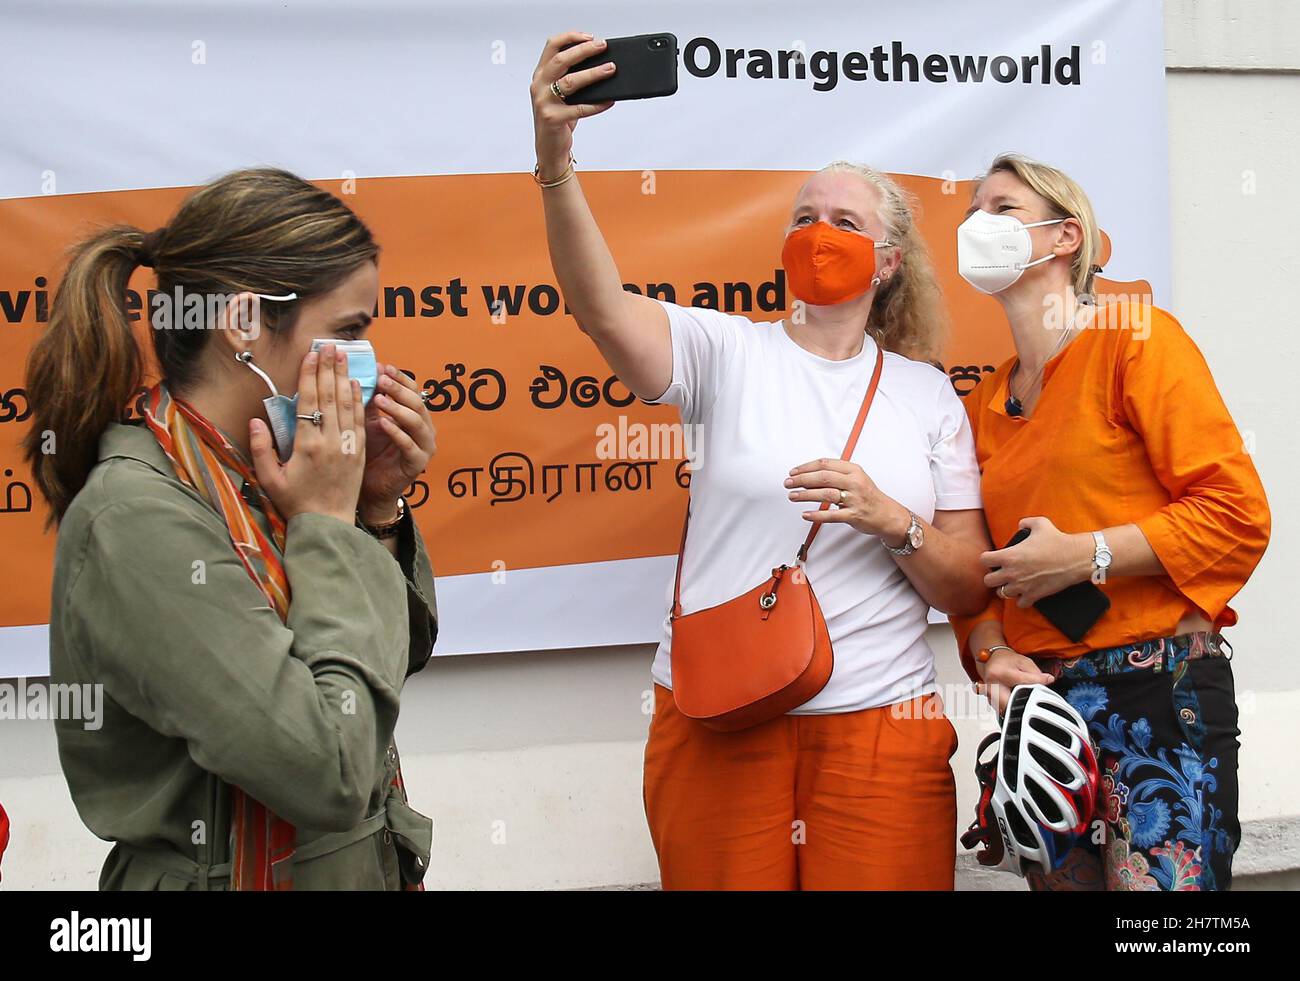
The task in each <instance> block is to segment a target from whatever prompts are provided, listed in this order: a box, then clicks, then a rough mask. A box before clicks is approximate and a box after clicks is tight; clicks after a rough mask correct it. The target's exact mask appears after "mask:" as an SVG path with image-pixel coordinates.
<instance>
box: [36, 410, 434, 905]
mask: <svg viewBox="0 0 1300 981" xmlns="http://www.w3.org/2000/svg"><path fill="white" fill-rule="evenodd" d="M236 485H237V486H238V481H237V483H236ZM253 513H254V516H255V517H258V518H259V520H261V514H260V512H259V511H258V510H257V509H256V508H254V512H253ZM284 566H285V571H286V574H287V576H288V579H289V585H290V589H291V591H292V600H291V603H290V608H289V615H288V619H287V621H281V619H280V617H279V616H278V615H277V614H276V612H275V611H274V610H273V609H272V608H271V606H270V605H269V604H268V603H267V601H266V598H265V597H264V596H263V595H262V593H261V591H260V590H259V589H258V587H257V586H256V585H255V584H254V582H253V580H252V578H251V577H250V576H249V575H248V573H247V572H246V571H245V570H244V567H243V565H242V564H241V563H240V561H239V557H238V556H237V555H236V553H235V550H234V548H233V547H232V546H231V543H230V537H229V534H228V532H227V530H226V526H225V524H224V523H223V522H222V520H221V518H220V517H219V516H218V514H217V513H216V512H215V511H214V510H213V509H212V508H211V507H209V506H208V504H207V503H205V502H204V501H203V499H202V498H200V497H199V496H198V495H197V494H195V493H194V492H193V491H191V490H190V489H188V488H187V487H186V486H185V485H184V484H182V483H181V482H180V481H179V480H178V479H177V477H176V473H175V471H174V470H173V469H172V466H171V463H170V461H169V460H168V459H167V457H166V455H164V453H163V452H162V449H161V447H159V445H158V443H157V441H156V440H155V439H154V437H153V434H152V433H150V432H149V430H148V429H147V428H145V427H144V426H140V425H121V424H117V423H114V424H113V425H111V426H110V427H109V428H108V430H107V431H106V432H105V434H104V436H103V439H102V440H101V442H100V447H99V462H98V464H97V466H96V467H95V468H94V470H93V471H92V472H91V474H90V478H89V480H88V481H87V482H86V485H85V487H84V488H83V489H82V491H81V492H80V493H79V494H78V495H77V496H76V498H75V499H74V500H73V502H72V505H71V507H69V508H68V511H67V514H66V515H65V516H64V519H63V521H62V522H61V524H60V526H59V535H58V545H57V548H56V552H55V563H54V587H53V607H52V610H51V614H50V676H51V681H52V682H54V683H56V684H58V683H62V684H80V685H84V684H91V685H103V689H102V692H103V695H102V713H101V722H102V726H101V727H100V728H98V729H95V728H88V727H87V725H86V723H85V722H83V721H81V720H77V719H60V720H58V722H57V724H56V734H57V737H58V744H59V758H60V760H61V762H62V765H63V772H64V775H65V777H66V778H67V781H68V788H69V790H70V791H71V794H72V799H73V802H74V803H75V804H76V807H77V810H78V812H79V813H80V815H81V818H82V820H83V821H85V823H86V825H87V826H88V827H89V828H90V830H91V831H93V832H94V833H95V834H96V835H98V836H99V837H100V838H103V839H105V840H107V841H113V842H115V843H116V844H115V845H114V847H113V849H112V851H111V852H110V853H109V855H108V858H107V860H106V861H105V864H104V868H103V871H102V873H101V875H100V882H99V884H100V888H102V889H205V888H206V889H225V888H227V886H228V875H229V865H228V862H229V859H230V855H229V849H228V838H229V819H230V806H229V796H230V791H229V785H232V784H233V785H237V786H239V787H241V788H243V790H244V791H245V792H246V793H248V794H250V795H251V796H252V797H253V798H254V799H256V800H258V801H260V802H261V803H262V804H264V805H265V806H266V807H268V808H270V809H271V810H272V811H273V812H275V813H276V814H277V815H279V816H280V817H281V818H283V819H285V820H287V821H289V822H291V823H292V824H293V825H294V826H295V827H296V828H297V832H298V834H297V850H296V854H295V859H294V869H293V877H294V888H295V889H398V888H401V886H402V883H403V881H404V877H405V880H406V881H409V880H411V879H419V878H421V877H422V875H423V872H424V870H425V869H426V868H427V866H428V859H429V849H430V846H431V842H432V822H431V821H430V820H429V819H428V818H426V817H424V816H423V815H421V814H418V813H416V812H415V811H413V810H412V809H411V808H409V807H407V806H406V805H404V804H402V802H401V800H400V799H399V797H398V795H397V794H396V792H395V791H393V790H392V787H391V784H392V781H393V774H394V772H395V769H396V766H397V755H396V750H395V748H394V747H393V743H392V738H393V729H394V727H395V725H396V724H397V714H398V703H399V698H400V694H401V689H402V684H403V681H404V680H405V678H406V677H407V676H408V675H409V674H411V673H413V672H415V671H418V670H420V669H421V668H422V667H424V665H425V664H426V663H427V661H428V659H429V655H430V652H431V649H432V646H433V641H434V638H435V636H436V634H437V611H436V607H435V604H434V595H433V570H432V569H431V567H430V565H429V558H428V555H427V554H426V552H425V549H424V543H423V541H422V540H421V538H420V534H419V532H418V531H417V530H416V529H415V525H414V522H412V521H411V520H410V519H409V518H408V519H407V523H406V527H405V528H403V530H402V534H401V535H400V536H399V558H398V560H397V561H394V558H393V556H392V554H391V553H389V551H388V550H387V549H386V548H384V546H383V545H382V544H380V543H379V542H378V541H376V540H375V539H374V538H373V537H372V536H371V535H369V534H368V533H367V532H365V531H363V530H362V529H360V528H357V527H354V526H352V525H348V524H345V523H344V522H342V521H339V520H338V519H337V518H332V517H327V516H325V515H319V514H300V515H297V516H295V517H294V518H292V519H291V520H290V521H289V524H288V528H287V531H286V542H285V553H284Z"/></svg>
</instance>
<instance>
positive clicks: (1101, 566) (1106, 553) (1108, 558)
mask: <svg viewBox="0 0 1300 981" xmlns="http://www.w3.org/2000/svg"><path fill="white" fill-rule="evenodd" d="M1092 541H1093V544H1094V546H1095V547H1094V550H1093V553H1092V581H1093V582H1105V581H1106V570H1107V569H1109V568H1110V564H1111V562H1112V561H1114V556H1113V555H1111V553H1110V546H1109V545H1107V544H1106V536H1105V535H1103V534H1102V533H1101V532H1099V531H1094V532H1093V533H1092Z"/></svg>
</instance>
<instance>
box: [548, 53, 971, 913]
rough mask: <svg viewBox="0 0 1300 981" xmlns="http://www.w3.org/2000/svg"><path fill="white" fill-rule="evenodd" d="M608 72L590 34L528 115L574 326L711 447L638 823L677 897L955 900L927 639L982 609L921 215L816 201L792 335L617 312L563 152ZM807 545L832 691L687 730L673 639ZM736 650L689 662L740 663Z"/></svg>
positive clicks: (951, 746) (866, 197) (657, 682)
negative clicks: (584, 101) (731, 893)
mask: <svg viewBox="0 0 1300 981" xmlns="http://www.w3.org/2000/svg"><path fill="white" fill-rule="evenodd" d="M602 48H603V43H602V42H601V41H599V40H596V39H593V38H591V37H590V35H584V34H579V33H577V32H570V33H568V34H563V35H559V36H557V37H554V38H551V39H550V41H548V42H547V45H546V49H545V50H544V51H543V53H542V59H541V61H540V62H539V64H538V66H537V70H536V72H535V73H534V76H533V83H532V92H531V94H532V102H533V114H534V126H535V134H536V149H537V162H538V167H537V171H536V175H535V176H536V177H537V181H538V184H539V185H540V187H539V193H540V195H541V201H542V206H543V207H544V209H545V212H546V230H547V237H548V240H549V243H550V253H551V263H552V265H553V266H554V268H555V273H556V276H557V277H558V280H559V283H560V286H561V288H562V289H563V291H564V297H565V301H566V303H567V304H568V307H569V309H570V310H572V311H573V315H574V318H575V319H576V320H577V322H578V324H579V326H580V327H581V329H582V330H583V331H584V332H586V333H587V334H588V335H589V336H590V337H591V338H592V340H594V341H595V343H596V346H597V347H598V348H599V349H600V352H601V354H602V355H604V357H605V359H606V360H607V361H608V362H609V365H610V367H611V368H613V369H614V371H615V372H617V374H618V376H619V378H621V379H622V380H623V382H624V384H626V385H627V386H628V387H629V388H630V389H631V390H632V391H633V392H634V393H635V394H636V395H638V396H640V397H641V398H642V399H643V400H645V401H648V402H657V403H665V404H669V405H674V406H676V407H677V408H678V409H679V410H680V413H681V417H682V422H683V423H684V424H685V425H686V426H688V427H694V428H696V429H697V431H698V439H697V440H692V441H691V444H688V445H696V446H701V447H703V448H704V449H705V452H704V453H703V454H702V455H701V456H700V457H699V458H697V459H693V460H692V473H691V488H690V524H689V529H688V532H687V534H686V535H685V536H684V538H685V545H684V552H683V559H682V564H681V566H680V582H681V591H680V603H672V604H671V605H670V603H669V602H665V608H666V609H665V612H666V613H667V612H668V610H670V609H671V610H672V611H673V612H672V614H670V615H667V616H665V618H664V632H663V640H662V641H661V643H660V645H659V651H658V653H657V655H656V657H655V661H654V666H653V668H652V672H651V673H652V676H653V679H654V691H655V706H654V717H653V720H652V722H651V724H650V733H649V741H648V743H647V746H646V752H645V804H646V815H647V818H648V820H649V823H650V834H651V837H652V839H653V840H654V844H655V848H656V850H657V851H658V855H659V869H660V874H661V877H662V882H663V885H664V887H665V888H668V889H683V888H684V889H691V888H710V889H951V888H952V886H953V871H954V864H955V851H956V825H957V812H956V807H957V805H956V797H955V790H954V782H953V775H952V770H951V768H950V766H949V763H948V760H949V758H950V757H951V755H952V753H953V751H954V750H955V749H956V745H957V736H956V732H955V731H954V729H953V727H952V724H951V723H950V722H949V721H948V720H947V718H945V717H944V714H943V706H942V702H941V700H940V699H939V696H938V693H937V690H936V689H937V685H936V681H935V668H934V654H933V652H932V651H931V650H930V648H929V646H928V645H927V643H926V639H925V632H926V614H927V612H928V610H929V608H930V606H936V607H938V608H940V609H942V610H947V611H952V612H958V613H962V612H964V613H973V612H975V611H977V610H979V609H981V608H982V607H983V606H984V604H985V603H986V601H987V599H988V591H987V590H986V589H985V587H984V585H983V582H982V569H981V567H980V564H979V554H980V552H981V550H983V549H985V548H987V547H988V538H987V533H986V531H985V528H984V517H983V513H982V512H981V509H980V508H981V504H980V493H979V472H978V470H977V468H976V465H975V453H974V447H973V445H972V442H971V435H970V427H969V425H968V423H967V421H966V414H965V412H964V411H963V410H962V407H961V402H960V400H959V399H958V397H957V395H956V393H955V392H954V391H953V388H952V385H951V383H950V382H949V380H948V377H947V376H946V375H945V374H944V373H943V372H941V371H938V370H936V369H935V368H933V367H931V366H930V365H928V364H925V363H924V362H925V361H927V360H929V359H932V358H934V357H936V356H937V354H938V348H939V344H940V341H941V339H942V327H943V323H944V318H943V316H942V314H941V307H940V303H939V291H938V288H937V286H936V284H935V282H934V276H933V272H932V269H931V266H930V263H929V260H928V258H927V256H926V252H925V248H924V246H923V244H922V242H921V239H920V236H919V235H918V234H917V232H916V227H915V223H914V221H913V215H912V210H911V208H910V206H909V204H908V202H907V199H906V198H905V197H904V195H903V192H902V191H901V190H900V189H899V187H898V186H897V185H896V184H895V183H894V182H893V181H891V180H890V179H889V178H887V177H886V176H884V175H883V174H880V173H879V172H877V171H874V170H871V169H870V168H866V167H861V166H857V165H853V164H848V163H843V162H838V163H834V164H831V165H830V166H828V167H825V168H823V169H822V170H820V171H818V172H817V173H815V174H813V175H812V176H810V177H809V178H808V180H807V181H806V182H805V183H804V185H803V187H802V188H801V189H800V190H799V192H798V194H797V195H796V197H795V199H794V201H793V203H792V208H791V213H790V221H789V224H788V227H787V228H786V238H785V246H784V249H783V251H782V261H783V264H784V266H785V271H786V281H787V283H788V285H789V287H790V290H791V291H792V292H793V294H794V297H795V299H796V302H795V303H794V304H793V305H792V315H791V317H790V318H789V319H788V320H784V321H778V322H776V323H755V322H752V321H750V320H748V319H747V318H745V317H742V316H735V315H728V314H726V313H722V312H721V311H718V310H710V309H703V308H699V307H683V306H679V305H677V304H675V303H668V302H664V301H660V300H653V299H649V298H647V297H645V296H640V295H637V294H633V293H630V292H626V291H624V289H623V286H622V283H623V279H622V277H621V276H620V275H619V271H618V268H617V266H616V265H615V262H614V258H613V256H612V255H610V252H609V249H608V247H607V245H606V244H605V240H604V238H603V236H602V235H601V231H600V228H599V227H598V226H597V224H596V221H595V218H594V217H593V216H592V213H591V211H590V209H589V208H588V205H587V202H586V199H585V198H584V196H583V193H582V188H581V185H580V183H579V180H578V178H577V177H576V176H575V173H574V162H573V158H572V153H571V148H572V143H573V132H574V127H575V125H576V123H577V121H578V119H579V118H581V117H583V116H586V115H591V114H593V113H594V112H603V111H604V110H605V109H606V108H609V105H610V104H605V105H604V106H591V105H580V104H572V105H570V104H568V103H566V101H565V100H566V99H567V98H568V97H569V96H570V95H572V94H573V93H574V92H575V91H577V90H578V89H580V88H581V87H582V86H584V85H586V84H589V83H590V82H591V81H593V80H594V79H596V78H598V77H600V75H601V73H602V70H601V69H600V68H594V69H587V70H582V71H576V72H574V71H571V69H572V68H573V66H574V65H575V64H576V63H577V62H579V61H581V60H582V59H584V58H586V57H588V56H589V55H592V54H594V53H597V52H599V51H601V50H602ZM606 68H608V66H606ZM873 377H874V378H876V379H878V382H877V383H876V388H875V389H874V391H875V398H874V401H871V402H870V404H869V411H868V413H867V415H866V417H865V423H863V424H862V426H861V432H860V438H858V440H857V443H856V447H855V448H853V449H852V452H851V453H850V454H849V459H847V460H844V459H840V458H839V456H840V454H841V452H842V450H843V449H844V447H845V446H846V445H850V444H851V439H850V433H851V432H853V431H854V430H855V417H857V418H861V417H860V413H861V412H862V409H861V406H863V405H864V404H866V403H867V394H868V393H869V392H870V391H872V384H873V382H872V379H873ZM813 527H818V528H821V534H820V537H818V538H817V540H816V542H815V543H813V544H812V546H811V549H808V550H806V556H804V550H801V556H804V557H806V562H804V563H801V564H802V565H803V567H804V570H806V578H807V581H810V582H812V583H814V584H815V585H816V595H817V599H818V602H819V603H820V607H821V610H822V612H823V613H824V617H825V624H826V628H827V631H828V633H829V639H830V641H831V642H832V644H833V647H834V669H833V672H832V673H831V674H830V677H829V680H828V681H827V682H826V684H825V686H824V687H823V688H822V689H821V690H820V691H819V692H818V693H817V694H815V695H814V696H813V697H812V698H811V699H809V700H808V701H806V702H804V703H803V704H801V705H799V706H797V707H796V708H794V709H793V710H792V711H790V712H789V713H787V714H780V715H777V716H775V717H774V718H770V719H768V720H767V721H763V722H760V723H758V724H756V725H752V726H750V727H749V728H745V729H741V730H739V731H718V730H716V729H714V728H709V727H707V726H706V725H705V724H704V723H703V722H701V721H699V719H698V718H696V717H693V716H692V717H688V716H687V715H686V714H684V712H683V711H682V706H679V705H678V704H677V699H676V694H678V693H675V692H674V691H673V679H674V676H675V675H678V674H679V673H680V672H675V671H674V670H673V657H674V653H675V648H674V638H673V624H674V621H675V620H677V621H679V620H680V618H681V617H682V616H689V615H690V614H691V613H694V612H697V611H701V610H706V609H711V608H714V607H717V606H719V605H721V604H725V603H728V602H729V601H731V600H732V599H733V598H734V597H737V596H740V595H741V594H743V593H745V592H746V591H747V590H751V589H754V588H755V587H758V586H760V585H761V584H762V583H763V582H764V581H765V580H767V579H768V577H769V576H770V575H772V569H773V567H774V566H776V565H777V564H778V563H781V562H789V561H791V560H792V558H793V556H794V554H795V552H796V548H797V546H798V544H799V542H800V540H801V539H804V538H805V535H806V534H807V533H808V531H809V529H810V528H813ZM791 575H792V577H793V575H794V574H793V573H792V574H791ZM672 595H673V594H672V591H671V590H670V592H669V598H671V597H672ZM765 598H770V599H771V601H772V602H771V605H770V606H765V607H763V608H764V609H770V608H771V606H774V605H775V597H774V593H773V594H770V597H765ZM728 639H729V638H720V639H719V642H718V643H717V645H716V649H710V650H698V651H697V652H696V653H697V655H698V656H699V657H700V658H702V659H705V660H709V661H710V663H715V664H716V663H725V661H726V659H727V658H728V656H729V654H730V651H729V650H728ZM682 687H683V688H684V687H685V686H684V685H683V686H682Z"/></svg>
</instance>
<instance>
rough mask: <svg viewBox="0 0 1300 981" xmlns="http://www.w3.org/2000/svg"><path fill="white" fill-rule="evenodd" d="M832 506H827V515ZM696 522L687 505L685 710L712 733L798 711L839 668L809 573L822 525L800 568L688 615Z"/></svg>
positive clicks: (880, 360) (676, 641)
mask: <svg viewBox="0 0 1300 981" xmlns="http://www.w3.org/2000/svg"><path fill="white" fill-rule="evenodd" d="M883 365H884V354H883V352H882V351H880V350H879V349H877V351H876V368H875V371H874V372H873V373H872V375H871V383H870V384H869V385H868V386H867V394H866V395H865V396H863V399H862V408H861V409H859V410H858V418H857V421H856V422H854V424H853V431H852V432H851V433H850V434H849V441H848V443H847V445H845V447H844V452H843V453H842V454H840V459H842V460H847V459H848V458H849V457H850V456H852V455H853V448H854V446H856V445H857V442H858V436H859V435H861V433H862V424H863V423H864V422H866V421H867V411H868V410H869V409H870V408H871V402H872V400H873V399H874V398H875V397H876V387H877V386H878V385H879V384H880V371H881V368H882V366H883ZM828 507H830V504H829V503H823V504H822V506H821V510H823V511H824V510H826V509H827V508H828ZM690 524H691V510H690V505H689V504H688V505H687V508H686V521H685V523H684V524H683V526H682V543H681V546H680V547H679V548H678V550H677V578H676V581H675V582H674V584H673V609H672V613H671V614H670V616H669V621H670V623H671V629H672V681H673V700H674V701H675V702H676V703H677V709H678V711H680V712H681V713H682V715H685V716H686V717H687V718H690V719H695V720H696V721H698V722H700V723H702V724H704V725H706V726H708V727H709V728H710V729H718V730H721V731H723V732H733V731H735V730H737V729H747V728H749V727H750V726H756V725H758V724H760V723H762V722H767V721H768V720H770V719H775V718H776V717H777V716H780V715H784V714H785V713H786V712H789V711H790V710H791V709H794V708H798V707H799V706H800V705H802V704H803V703H804V702H806V701H808V699H810V698H812V697H813V696H814V695H816V694H817V693H818V692H819V691H821V690H822V689H823V688H824V687H826V682H827V681H829V680H830V677H831V670H832V669H833V668H834V666H835V658H834V654H833V652H832V651H831V638H830V634H829V633H828V632H827V630H826V620H825V618H824V617H823V616H822V610H821V607H820V606H819V605H818V603H817V596H816V594H814V593H813V588H812V583H810V582H809V581H808V576H807V575H806V574H805V572H804V568H803V563H804V562H805V560H807V558H808V547H809V546H810V545H812V542H813V539H814V538H816V537H817V532H818V531H819V530H820V529H821V524H820V523H814V524H813V526H812V528H811V529H810V530H809V532H808V537H807V538H805V539H804V542H803V545H801V546H800V547H799V551H798V552H797V553H796V557H795V564H794V565H781V566H778V567H777V568H775V569H773V570H772V577H771V578H770V579H768V580H767V582H765V583H763V584H761V585H759V586H755V587H754V588H753V589H751V590H750V591H749V592H747V593H745V594H743V595H741V596H737V597H735V598H734V599H729V600H727V601H726V602H725V603H719V604H718V605H717V606H710V607H708V608H707V609H703V610H697V611H696V612H694V613H687V614H683V613H682V557H683V556H684V555H685V554H686V532H687V529H689V528H690Z"/></svg>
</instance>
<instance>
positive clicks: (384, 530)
mask: <svg viewBox="0 0 1300 981" xmlns="http://www.w3.org/2000/svg"><path fill="white" fill-rule="evenodd" d="M405 518H406V498H404V497H399V498H398V499H397V517H396V518H394V519H393V520H392V521H388V522H385V523H384V524H382V525H368V524H366V523H365V522H364V521H362V520H361V516H360V515H357V524H358V525H359V526H360V527H361V529H362V530H363V531H368V532H369V533H370V534H371V535H373V536H374V537H375V538H392V537H393V536H394V535H396V534H397V533H398V532H399V531H400V530H401V528H402V521H403V520H404V519H405Z"/></svg>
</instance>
